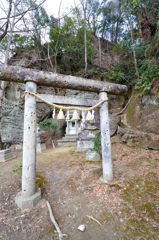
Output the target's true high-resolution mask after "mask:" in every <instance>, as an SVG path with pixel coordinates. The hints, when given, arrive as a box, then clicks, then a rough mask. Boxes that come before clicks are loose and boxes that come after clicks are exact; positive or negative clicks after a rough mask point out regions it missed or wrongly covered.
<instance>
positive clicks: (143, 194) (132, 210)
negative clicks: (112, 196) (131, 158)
mask: <svg viewBox="0 0 159 240" xmlns="http://www.w3.org/2000/svg"><path fill="white" fill-rule="evenodd" d="M158 185H159V179H158V176H157V173H155V172H149V173H148V174H147V175H145V176H142V175H141V176H139V177H138V178H136V179H132V181H131V182H129V184H128V186H127V187H126V188H125V189H124V190H123V194H122V197H123V200H124V202H125V207H124V209H123V215H124V216H125V218H126V219H128V221H127V223H126V225H125V228H124V234H125V238H124V239H143V240H151V239H152V240H156V239H157V236H158V233H157V231H156V228H155V225H156V226H157V225H158V221H159V216H158V214H157V209H158V207H157V206H158V197H157V196H159V195H158V194H157V191H159V188H158V187H157V186H158Z"/></svg>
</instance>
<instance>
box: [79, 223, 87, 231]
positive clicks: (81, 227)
mask: <svg viewBox="0 0 159 240" xmlns="http://www.w3.org/2000/svg"><path fill="white" fill-rule="evenodd" d="M78 230H79V231H81V232H84V231H85V230H86V226H85V225H84V224H81V225H79V227H78Z"/></svg>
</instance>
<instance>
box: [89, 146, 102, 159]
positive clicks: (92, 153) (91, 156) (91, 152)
mask: <svg viewBox="0 0 159 240" xmlns="http://www.w3.org/2000/svg"><path fill="white" fill-rule="evenodd" d="M86 160H87V161H100V160H101V156H100V155H99V154H98V153H97V152H95V151H94V150H92V149H90V150H88V151H87V152H86Z"/></svg>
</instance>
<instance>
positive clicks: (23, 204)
mask: <svg viewBox="0 0 159 240" xmlns="http://www.w3.org/2000/svg"><path fill="white" fill-rule="evenodd" d="M40 200H41V190H40V189H38V191H37V192H36V193H35V194H34V195H32V196H30V197H25V196H23V195H22V192H19V193H18V194H17V196H16V197H15V203H16V204H17V206H18V207H19V208H20V209H21V210H27V209H30V208H33V207H34V206H35V205H36V204H37V203H38V202H39V201H40Z"/></svg>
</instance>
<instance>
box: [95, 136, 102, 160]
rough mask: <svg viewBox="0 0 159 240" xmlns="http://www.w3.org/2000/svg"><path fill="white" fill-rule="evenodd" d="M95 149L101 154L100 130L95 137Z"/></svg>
mask: <svg viewBox="0 0 159 240" xmlns="http://www.w3.org/2000/svg"><path fill="white" fill-rule="evenodd" d="M94 151H96V152H97V153H99V154H100V155H101V136H100V132H99V133H97V134H96V136H95V138H94Z"/></svg>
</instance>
